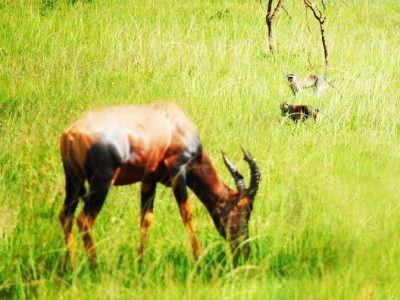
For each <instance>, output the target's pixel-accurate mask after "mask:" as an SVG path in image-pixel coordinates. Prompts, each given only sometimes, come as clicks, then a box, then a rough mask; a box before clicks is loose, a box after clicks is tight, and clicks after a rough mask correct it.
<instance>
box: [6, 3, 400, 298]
mask: <svg viewBox="0 0 400 300" xmlns="http://www.w3.org/2000/svg"><path fill="white" fill-rule="evenodd" d="M327 2H328V8H327V11H326V14H327V23H326V34H327V39H328V46H329V51H330V60H331V68H330V69H329V70H327V71H325V70H324V67H323V52H322V47H321V44H320V37H319V28H318V23H317V22H316V20H315V19H314V17H313V16H312V15H311V14H310V13H308V14H306V12H305V9H304V7H303V5H302V3H301V1H288V3H287V5H286V9H287V10H288V12H289V13H290V16H291V19H289V17H288V16H287V15H286V14H285V13H283V12H281V13H280V14H279V15H278V17H277V19H276V23H275V29H276V34H277V43H278V53H277V55H276V56H275V57H273V56H271V55H270V53H269V51H268V45H267V28H266V25H265V19H264V18H265V11H266V1H262V3H260V1H256V0H254V1H222V0H221V1H167V0H161V1H128V0H121V1H105V0H93V1H91V2H84V1H78V2H77V3H76V4H75V5H70V4H68V2H67V1H63V0H59V1H56V0H47V1H44V0H43V1H42V2H37V1H22V0H21V1H0V298H5V299H9V298H41V299H60V298H61V299H70V298H71V299H72V298H74V299H75V298H77V297H78V298H82V299H89V298H90V299H108V298H114V299H118V298H133V299H154V298H156V299H180V298H184V299H204V298H206V297H207V298H208V299H219V298H223V299H372V298H376V299H398V298H399V297H400V286H399V284H398V283H399V279H400V202H399V200H400V199H399V198H400V197H399V184H400V121H399V115H400V109H399V104H400V103H399V99H400V55H399V45H400V31H399V30H398V29H399V27H400V5H399V3H398V0H388V1H382V0H381V1H369V0H348V1H346V3H347V5H346V4H345V3H343V2H342V1H339V0H331V1H330V0H328V1H327ZM308 57H309V58H310V61H311V63H312V66H310V65H309V63H308ZM288 72H295V73H303V74H306V73H308V72H321V73H325V74H326V75H327V76H328V77H330V78H332V79H333V81H334V84H335V86H336V89H333V88H327V90H326V91H325V92H324V93H323V94H322V95H321V96H320V97H318V98H317V97H316V96H315V95H314V93H313V92H312V91H305V92H304V93H303V94H302V95H301V96H300V97H298V98H296V99H294V98H292V96H291V93H290V90H289V88H288V87H287V85H286V82H285V74H286V73H288ZM161 98H163V99H173V100H174V101H175V102H176V103H178V104H179V105H180V106H181V107H182V108H183V109H184V110H185V111H187V113H188V115H189V116H190V118H191V119H192V120H193V121H194V122H195V124H196V125H197V128H198V130H199V132H200V135H201V137H202V141H203V145H204V147H205V149H207V151H208V152H209V153H210V155H211V156H212V158H213V160H214V162H215V164H216V167H217V169H218V172H219V174H220V175H221V176H222V178H224V180H225V182H226V183H227V184H229V185H230V186H232V187H233V186H234V184H233V181H232V179H231V177H230V175H229V173H228V171H227V170H226V168H225V167H224V165H223V161H222V158H221V157H220V149H221V148H222V149H224V151H225V152H227V154H228V155H229V157H230V158H231V159H232V160H233V161H234V162H235V163H236V164H237V165H238V167H239V168H240V170H242V171H243V173H244V175H246V178H248V167H247V165H246V163H245V161H244V160H243V159H242V154H241V151H240V145H244V146H245V147H247V148H248V150H249V151H250V152H251V153H252V155H253V156H254V157H255V158H256V159H257V162H258V164H259V166H260V169H261V175H262V178H261V184H260V191H259V193H258V195H257V197H256V200H255V207H254V211H253V214H252V218H251V221H250V236H251V248H252V252H251V258H250V260H249V261H248V262H247V263H246V264H243V265H241V266H239V267H237V268H233V267H232V264H231V263H230V260H229V258H228V257H227V252H226V250H227V248H226V244H225V242H224V241H223V240H222V239H221V238H220V237H219V235H218V233H217V231H216V230H215V229H214V227H213V224H212V221H211V218H210V217H209V216H208V214H207V212H206V210H205V208H204V207H203V206H202V205H201V203H200V201H198V200H197V199H195V196H194V195H193V194H191V197H192V198H193V199H192V207H193V212H194V225H195V227H196V232H197V236H198V239H199V241H200V244H201V247H202V249H203V257H202V258H201V260H200V261H199V262H195V261H194V260H193V258H192V256H191V250H190V245H189V239H188V238H187V234H186V232H185V230H184V226H183V224H182V221H181V219H180V216H179V212H178V209H177V205H176V203H175V200H174V198H173V194H172V192H171V190H169V189H167V188H164V187H162V186H159V187H158V190H157V195H156V201H155V219H154V226H153V228H152V230H151V232H150V237H149V243H148V250H147V252H146V256H145V262H144V264H145V268H144V271H143V273H142V274H139V273H138V270H137V266H136V249H137V245H138V241H139V202H140V201H139V185H132V186H126V187H118V188H117V187H115V188H113V189H112V191H111V193H110V195H109V197H108V198H107V201H106V204H105V206H104V208H103V210H102V212H101V213H100V215H99V218H98V220H97V221H96V224H95V229H94V233H95V240H96V243H97V252H98V261H99V268H98V271H97V272H92V271H91V269H90V267H89V264H88V261H87V259H86V255H85V252H84V249H83V245H82V243H81V241H80V237H79V235H78V230H77V228H76V227H75V228H74V233H75V239H76V242H77V244H78V249H79V253H78V254H79V255H78V260H77V266H76V268H75V269H74V271H73V272H66V271H63V270H62V268H61V267H60V265H61V261H62V258H63V253H64V250H65V245H64V238H63V233H62V229H61V226H60V224H59V221H58V212H59V209H60V208H61V204H62V201H63V197H64V175H63V170H62V165H61V160H60V154H59V137H60V134H61V132H62V131H63V129H64V128H65V127H66V126H67V125H68V124H69V123H70V122H71V121H72V120H74V119H75V118H76V117H77V116H78V115H79V114H81V113H82V112H84V111H86V110H88V109H90V108H94V107H103V106H108V105H117V104H142V103H149V102H152V101H155V100H157V99H161ZM284 100H288V101H290V102H295V103H309V104H313V105H315V106H318V107H319V108H320V110H322V111H323V112H324V113H325V114H326V116H327V117H326V118H325V119H324V120H323V121H322V122H321V123H317V124H315V123H313V122H308V123H306V124H304V125H295V124H294V123H292V122H289V120H285V119H283V118H282V117H281V116H280V114H279V108H278V107H279V104H280V103H281V102H282V101H284ZM78 210H80V209H79V208H78Z"/></svg>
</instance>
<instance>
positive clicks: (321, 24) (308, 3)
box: [304, 0, 329, 67]
mask: <svg viewBox="0 0 400 300" xmlns="http://www.w3.org/2000/svg"><path fill="white" fill-rule="evenodd" d="M304 4H305V5H306V7H308V8H309V9H310V10H311V11H312V12H313V14H314V17H315V18H316V19H317V20H318V22H319V28H320V31H321V40H322V46H323V47H324V57H325V66H326V67H329V59H328V46H327V44H326V37H325V28H324V24H325V21H326V17H325V16H324V15H323V13H322V12H321V11H320V10H319V8H318V7H316V6H314V4H313V3H312V2H311V1H310V0H304Z"/></svg>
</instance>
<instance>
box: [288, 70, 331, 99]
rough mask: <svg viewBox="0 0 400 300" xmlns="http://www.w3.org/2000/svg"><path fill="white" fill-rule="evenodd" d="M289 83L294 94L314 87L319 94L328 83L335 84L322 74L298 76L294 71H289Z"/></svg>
mask: <svg viewBox="0 0 400 300" xmlns="http://www.w3.org/2000/svg"><path fill="white" fill-rule="evenodd" d="M286 78H287V81H288V84H289V87H290V89H291V90H292V93H293V95H295V96H296V95H298V94H299V93H301V92H302V91H303V89H307V88H313V89H314V90H315V93H316V94H317V95H319V94H320V93H321V92H322V91H323V90H324V89H325V87H326V83H328V84H329V85H331V86H332V87H334V86H333V84H332V83H331V82H330V81H329V80H328V79H327V78H326V77H324V76H322V75H313V74H310V75H307V76H304V77H301V76H297V75H295V74H293V73H289V74H287V75H286Z"/></svg>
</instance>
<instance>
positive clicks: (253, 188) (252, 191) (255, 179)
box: [242, 147, 260, 199]
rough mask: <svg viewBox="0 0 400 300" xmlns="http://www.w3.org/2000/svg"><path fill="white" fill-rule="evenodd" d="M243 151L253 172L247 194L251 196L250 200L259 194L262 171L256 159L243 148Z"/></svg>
mask: <svg viewBox="0 0 400 300" xmlns="http://www.w3.org/2000/svg"><path fill="white" fill-rule="evenodd" d="M242 151H243V154H244V160H245V161H246V162H247V163H248V164H249V166H250V171H251V177H250V186H249V188H248V189H247V194H248V195H249V196H250V198H252V199H253V198H254V197H255V195H256V194H257V191H258V186H259V183H260V170H259V169H258V166H257V164H256V162H255V161H254V159H253V158H252V157H251V155H250V153H249V152H248V151H247V150H246V149H245V148H243V147H242Z"/></svg>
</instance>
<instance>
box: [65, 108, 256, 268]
mask: <svg viewBox="0 0 400 300" xmlns="http://www.w3.org/2000/svg"><path fill="white" fill-rule="evenodd" d="M61 154H62V161H63V166H64V171H65V178H66V197H65V201H64V205H63V207H62V209H61V212H60V220H61V224H62V226H63V229H64V233H65V239H66V243H67V246H68V254H69V255H70V261H71V264H72V265H73V263H74V258H75V245H74V239H73V237H72V233H71V232H72V221H73V217H74V212H75V209H76V207H77V204H78V201H79V198H82V199H83V201H84V207H83V211H82V212H81V214H80V215H79V216H78V218H77V223H78V227H79V228H80V231H81V233H82V239H83V243H84V245H85V248H86V250H87V252H88V256H89V260H90V261H91V262H93V263H95V261H96V254H95V250H94V243H93V238H92V233H91V231H92V227H93V224H94V221H95V218H96V216H97V215H98V213H99V211H100V209H101V207H102V205H103V203H104V201H105V199H106V196H107V194H108V191H109V189H110V186H111V185H126V184H132V183H135V182H141V218H140V245H139V250H138V257H139V261H140V260H141V258H142V256H143V253H144V250H145V246H146V240H147V234H148V231H149V229H150V227H151V224H152V220H153V205H154V198H155V192H156V185H157V183H162V184H164V185H166V186H170V187H171V188H172V189H173V192H174V196H175V198H176V201H177V203H178V207H179V211H180V214H181V217H182V219H183V222H184V225H185V227H186V229H187V232H188V234H189V238H190V241H191V244H192V250H193V254H194V256H195V257H198V256H199V255H200V247H199V244H198V242H197V239H196V237H195V233H194V228H193V226H192V223H191V220H192V213H191V210H190V205H189V199H188V193H187V186H188V187H189V188H191V189H192V190H193V191H194V193H195V194H196V195H197V196H198V198H199V199H200V200H201V201H202V202H203V204H204V205H205V207H206V208H207V210H208V212H209V213H210V215H211V217H212V219H213V221H214V224H215V226H216V228H217V230H218V232H219V233H220V234H221V235H222V236H223V237H224V238H226V239H227V240H228V242H229V243H230V244H231V247H232V251H233V252H234V253H235V254H238V253H239V252H240V251H237V249H238V246H239V244H240V243H242V242H244V241H245V240H246V239H247V238H248V228H247V224H248V221H249V218H250V213H251V210H252V207H253V200H254V197H255V194H256V192H257V189H258V182H259V171H258V168H257V166H256V164H255V162H254V161H253V159H252V158H251V157H250V155H249V154H248V153H247V152H246V151H245V150H244V154H245V159H246V161H247V162H248V163H249V166H250V169H251V171H252V178H251V181H250V188H249V189H244V188H242V187H244V184H242V177H241V175H240V174H239V173H237V174H236V173H235V174H233V175H234V178H235V182H237V186H238V187H241V188H240V190H238V191H234V190H232V189H230V188H229V187H228V186H226V185H225V184H224V183H223V182H222V180H221V179H220V178H219V177H218V175H217V172H216V170H215V167H214V165H213V164H212V162H211V160H210V158H209V157H208V155H207V154H206V152H205V151H204V150H203V149H202V145H201V141H200V138H199V136H198V134H197V130H196V128H195V126H194V125H193V123H192V122H191V121H190V120H189V119H188V118H187V116H186V114H185V113H184V112H183V111H182V110H181V109H180V108H179V107H178V106H176V105H175V104H173V103H171V102H164V101H162V102H157V103H154V104H150V105H143V106H117V107H110V108H104V109H99V110H94V111H91V112H88V113H86V114H84V115H83V116H81V117H80V118H79V119H78V120H76V121H75V122H74V123H72V124H71V125H70V126H69V127H68V128H67V129H66V130H65V131H64V132H63V134H62V137H61ZM224 160H225V162H226V163H227V167H228V168H230V170H232V168H233V169H234V168H235V167H234V166H233V165H231V163H230V162H229V160H228V159H227V157H226V156H225V155H224ZM240 177H241V179H240ZM85 181H87V182H88V184H89V188H90V191H89V192H88V193H86V191H85V185H84V184H85ZM239 182H240V184H239ZM248 251H249V249H248V246H245V247H244V254H245V255H248Z"/></svg>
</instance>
